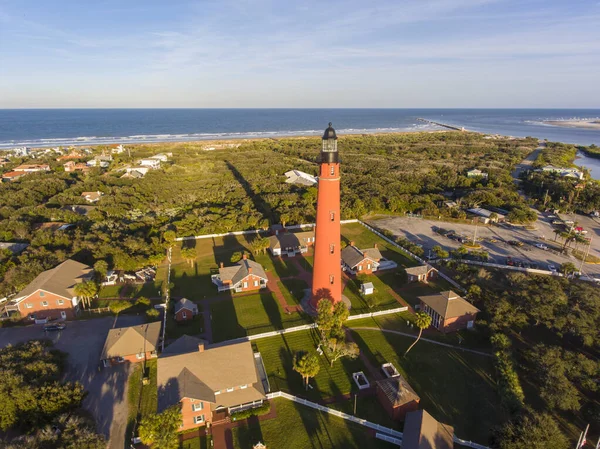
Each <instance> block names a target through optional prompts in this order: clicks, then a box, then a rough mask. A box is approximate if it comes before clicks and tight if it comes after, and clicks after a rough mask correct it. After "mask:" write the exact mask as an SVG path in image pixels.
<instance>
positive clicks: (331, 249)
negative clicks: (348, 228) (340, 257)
mask: <svg viewBox="0 0 600 449" xmlns="http://www.w3.org/2000/svg"><path fill="white" fill-rule="evenodd" d="M334 250H335V245H334V244H333V243H332V244H331V245H329V252H330V253H331V254H333V251H334Z"/></svg>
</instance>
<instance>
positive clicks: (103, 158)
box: [86, 154, 113, 168]
mask: <svg viewBox="0 0 600 449" xmlns="http://www.w3.org/2000/svg"><path fill="white" fill-rule="evenodd" d="M112 160H113V158H112V156H111V155H106V154H101V155H100V156H96V157H95V158H93V159H90V160H89V161H87V162H86V164H87V166H88V167H100V168H108V167H110V163H111V162H112Z"/></svg>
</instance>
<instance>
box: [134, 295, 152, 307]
mask: <svg viewBox="0 0 600 449" xmlns="http://www.w3.org/2000/svg"><path fill="white" fill-rule="evenodd" d="M135 304H136V305H137V306H150V300H149V299H148V298H146V297H145V296H140V297H139V298H138V300H137V301H136V302H135Z"/></svg>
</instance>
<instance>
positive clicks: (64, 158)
mask: <svg viewBox="0 0 600 449" xmlns="http://www.w3.org/2000/svg"><path fill="white" fill-rule="evenodd" d="M82 157H83V154H82V153H80V152H79V151H77V150H73V151H71V152H70V153H69V154H65V155H64V156H59V157H57V158H56V160H57V161H58V162H60V161H67V160H69V159H80V158H82Z"/></svg>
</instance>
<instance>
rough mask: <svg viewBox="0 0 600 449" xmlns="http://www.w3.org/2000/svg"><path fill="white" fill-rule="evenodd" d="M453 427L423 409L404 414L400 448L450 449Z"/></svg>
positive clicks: (451, 446) (452, 439)
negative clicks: (437, 419)
mask: <svg viewBox="0 0 600 449" xmlns="http://www.w3.org/2000/svg"><path fill="white" fill-rule="evenodd" d="M453 447H454V428H453V427H452V426H449V425H447V424H442V423H440V422H438V421H436V420H435V418H434V417H433V416H431V415H430V414H429V413H427V412H426V411H425V410H417V411H414V412H409V413H407V414H406V419H405V421H404V434H403V436H402V449H452V448H453Z"/></svg>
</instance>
